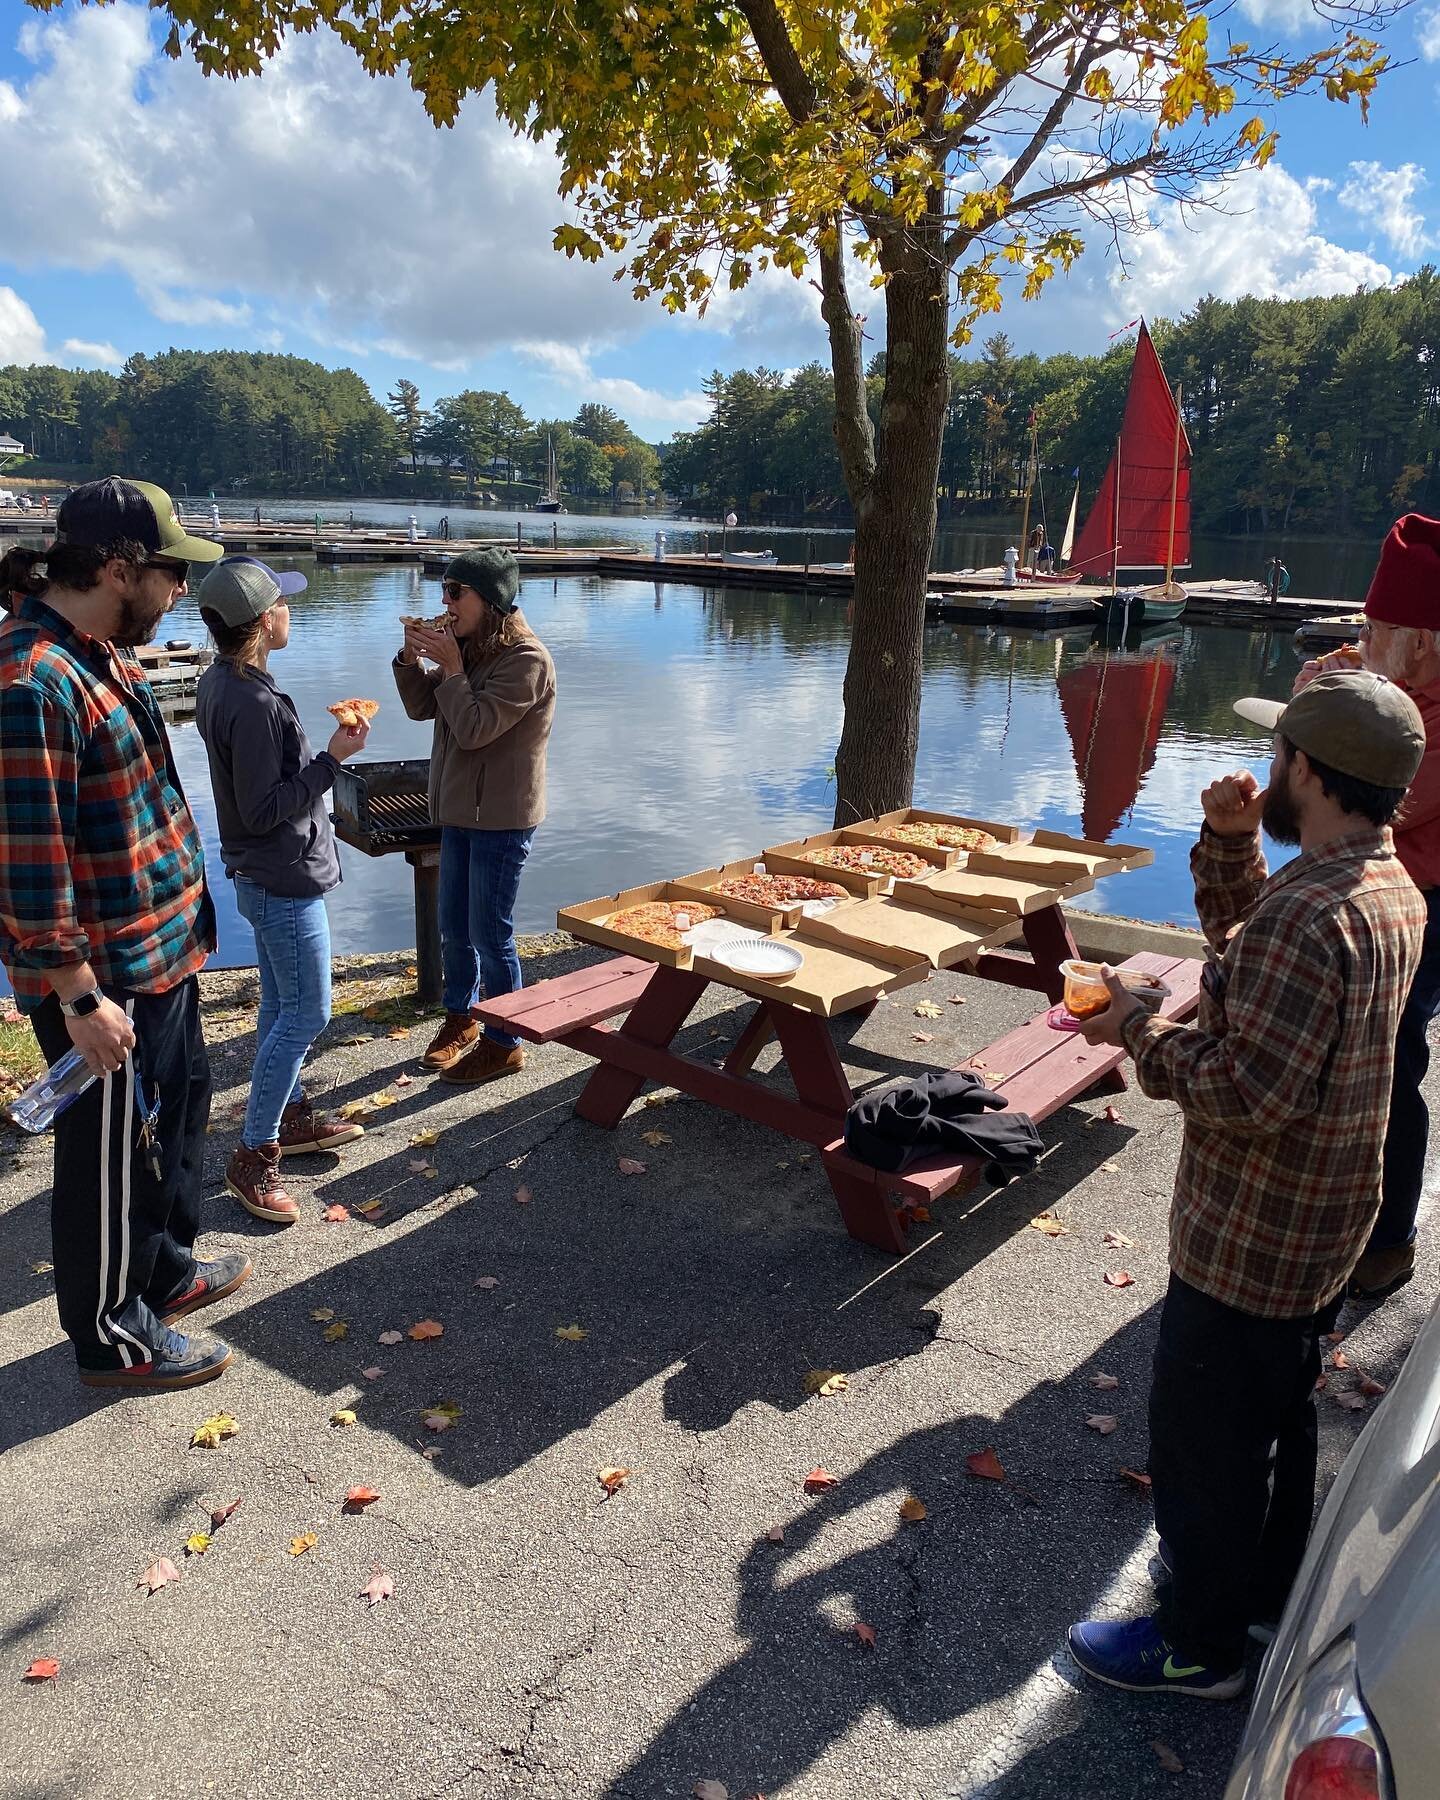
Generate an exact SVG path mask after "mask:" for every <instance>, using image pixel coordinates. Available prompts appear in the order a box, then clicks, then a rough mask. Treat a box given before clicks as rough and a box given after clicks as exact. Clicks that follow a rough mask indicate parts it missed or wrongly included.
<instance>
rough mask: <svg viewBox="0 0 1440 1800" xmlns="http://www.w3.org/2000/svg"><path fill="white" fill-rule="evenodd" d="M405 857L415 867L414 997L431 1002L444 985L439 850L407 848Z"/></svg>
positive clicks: (434, 1000) (432, 1003)
mask: <svg viewBox="0 0 1440 1800" xmlns="http://www.w3.org/2000/svg"><path fill="white" fill-rule="evenodd" d="M405 860H406V862H408V863H409V865H410V867H411V868H412V869H413V870H414V871H415V969H416V974H417V976H418V980H417V982H416V998H417V999H418V1000H419V1001H420V1004H421V1005H422V1006H434V1005H435V1003H436V1002H437V1001H438V1000H439V998H440V992H441V989H442V987H443V985H444V980H443V976H442V974H441V968H440V852H439V851H438V850H435V849H429V848H427V849H424V850H407V851H406V852H405Z"/></svg>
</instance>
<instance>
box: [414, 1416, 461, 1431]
mask: <svg viewBox="0 0 1440 1800" xmlns="http://www.w3.org/2000/svg"><path fill="white" fill-rule="evenodd" d="M420 1423H421V1424H422V1425H423V1426H424V1427H425V1429H426V1430H427V1431H435V1432H440V1431H448V1430H449V1429H450V1427H451V1426H452V1425H453V1424H454V1423H455V1420H454V1418H453V1416H452V1415H451V1414H450V1413H445V1412H427V1413H423V1414H422V1415H421V1418H420Z"/></svg>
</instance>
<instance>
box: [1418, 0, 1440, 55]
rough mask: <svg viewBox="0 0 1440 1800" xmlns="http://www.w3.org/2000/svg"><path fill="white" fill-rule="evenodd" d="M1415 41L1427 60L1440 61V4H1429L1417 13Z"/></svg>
mask: <svg viewBox="0 0 1440 1800" xmlns="http://www.w3.org/2000/svg"><path fill="white" fill-rule="evenodd" d="M1415 41H1416V43H1418V44H1419V46H1420V54H1421V56H1423V57H1424V58H1425V61H1426V62H1440V6H1427V7H1425V8H1424V9H1423V10H1422V11H1421V12H1419V13H1418V14H1417V15H1416V18H1415Z"/></svg>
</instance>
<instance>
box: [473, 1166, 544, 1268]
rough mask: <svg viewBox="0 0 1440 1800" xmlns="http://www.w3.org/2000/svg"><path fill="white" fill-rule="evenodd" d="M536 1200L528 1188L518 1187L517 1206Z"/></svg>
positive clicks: (516, 1191)
mask: <svg viewBox="0 0 1440 1800" xmlns="http://www.w3.org/2000/svg"><path fill="white" fill-rule="evenodd" d="M534 1198H535V1196H534V1194H532V1193H531V1191H530V1189H529V1188H528V1187H518V1188H516V1190H515V1204H516V1205H517V1206H528V1205H529V1204H530V1202H531V1201H532V1200H533V1199H534ZM476 1286H477V1287H478V1286H479V1283H478V1282H477V1283H476Z"/></svg>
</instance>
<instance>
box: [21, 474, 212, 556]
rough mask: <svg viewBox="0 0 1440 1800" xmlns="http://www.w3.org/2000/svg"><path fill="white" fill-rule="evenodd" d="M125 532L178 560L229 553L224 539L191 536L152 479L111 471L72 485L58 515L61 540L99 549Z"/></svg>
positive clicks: (159, 553) (57, 531)
mask: <svg viewBox="0 0 1440 1800" xmlns="http://www.w3.org/2000/svg"><path fill="white" fill-rule="evenodd" d="M122 538H128V539H129V540H130V541H131V542H132V543H137V544H141V545H143V546H144V548H145V549H147V550H150V551H153V552H154V554H155V555H156V556H169V557H173V558H174V560H175V561H176V562H197V563H212V562H219V560H220V558H221V557H222V556H223V555H224V554H225V547H224V545H223V544H217V543H215V542H214V540H213V539H211V538H199V537H191V536H190V534H189V532H187V531H186V529H185V527H184V526H183V525H182V524H181V523H180V520H179V518H178V516H177V515H176V512H175V502H174V501H173V500H172V499H171V498H170V496H169V495H168V494H167V493H166V492H165V490H164V488H158V487H156V486H155V484H154V483H153V482H150V481H126V480H125V479H124V478H123V477H121V476H119V475H107V476H105V477H104V479H103V480H101V481H87V482H86V483H85V485H84V486H83V487H77V488H72V489H71V491H70V492H69V493H68V494H67V495H66V496H65V498H64V500H62V501H61V503H60V510H59V512H58V513H56V515H55V541H56V542H57V543H59V544H88V545H90V546H92V547H93V548H96V549H99V548H100V547H101V546H103V545H105V544H115V543H119V542H120V540H121V539H122Z"/></svg>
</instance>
